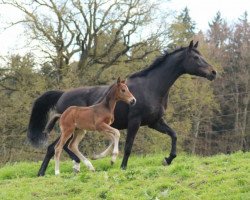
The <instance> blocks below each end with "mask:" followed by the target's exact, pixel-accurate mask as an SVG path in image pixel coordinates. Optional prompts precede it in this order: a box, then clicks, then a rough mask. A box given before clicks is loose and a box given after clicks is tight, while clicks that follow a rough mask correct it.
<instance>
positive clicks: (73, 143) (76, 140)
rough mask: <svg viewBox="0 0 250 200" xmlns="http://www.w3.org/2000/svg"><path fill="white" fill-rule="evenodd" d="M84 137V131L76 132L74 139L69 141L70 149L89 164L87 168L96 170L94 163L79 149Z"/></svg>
mask: <svg viewBox="0 0 250 200" xmlns="http://www.w3.org/2000/svg"><path fill="white" fill-rule="evenodd" d="M83 137H84V134H82V133H74V135H73V138H72V140H71V141H70V143H69V146H68V147H69V149H70V150H71V151H72V152H73V153H74V154H76V156H77V157H78V158H80V160H81V161H82V162H83V163H84V164H85V165H86V166H87V168H88V169H89V170H91V171H95V168H94V167H93V165H92V164H91V162H90V161H89V160H88V159H87V158H85V157H84V156H83V155H82V153H81V152H80V151H79V149H78V145H79V143H80V141H81V140H82V138H83Z"/></svg>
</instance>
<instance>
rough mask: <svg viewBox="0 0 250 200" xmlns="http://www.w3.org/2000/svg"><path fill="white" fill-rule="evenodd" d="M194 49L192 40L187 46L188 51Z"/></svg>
mask: <svg viewBox="0 0 250 200" xmlns="http://www.w3.org/2000/svg"><path fill="white" fill-rule="evenodd" d="M193 47H194V41H193V40H192V41H191V42H190V44H189V47H188V49H189V50H191V49H192V48H193Z"/></svg>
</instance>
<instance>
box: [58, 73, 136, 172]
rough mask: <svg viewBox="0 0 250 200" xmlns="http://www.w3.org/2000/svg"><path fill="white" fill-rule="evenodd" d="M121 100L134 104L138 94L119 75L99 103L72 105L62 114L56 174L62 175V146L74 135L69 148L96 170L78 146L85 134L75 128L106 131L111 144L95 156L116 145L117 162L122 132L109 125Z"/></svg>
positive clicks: (115, 155)
mask: <svg viewBox="0 0 250 200" xmlns="http://www.w3.org/2000/svg"><path fill="white" fill-rule="evenodd" d="M119 100H121V101H125V102H126V103H129V104H131V105H134V104H135V102H136V99H135V97H134V96H133V95H132V94H131V93H130V91H129V89H128V87H127V85H126V84H125V81H121V80H120V78H118V79H117V83H115V84H113V85H112V86H111V87H110V89H109V91H108V92H107V94H106V96H105V97H104V98H103V100H102V101H101V102H100V103H98V104H96V105H93V106H89V107H78V106H71V107H69V108H68V109H66V110H65V111H64V112H63V113H62V115H61V116H60V121H59V125H60V129H61V137H60V140H59V141H58V143H57V144H56V146H55V174H56V175H58V174H60V170H59V159H60V155H61V152H62V149H63V146H64V145H65V143H66V141H67V140H68V139H69V138H70V137H71V136H72V134H73V138H72V139H71V141H70V143H69V146H68V147H69V149H70V150H71V151H72V152H73V153H75V155H76V156H78V158H79V159H80V160H81V161H82V162H83V163H84V164H85V165H86V166H87V168H88V169H89V170H91V171H94V170H95V168H94V167H93V165H92V164H91V162H90V161H89V160H88V159H87V158H86V157H84V156H83V155H82V153H81V152H80V151H79V149H78V145H79V143H80V141H81V140H82V139H83V137H84V134H85V133H82V132H79V131H75V130H76V129H80V130H84V131H98V132H102V133H104V134H105V135H106V136H107V137H108V138H109V139H110V140H111V143H110V145H109V147H108V148H107V149H106V150H105V151H103V152H102V153H101V154H99V155H96V156H95V157H94V158H95V159H98V158H102V157H104V156H106V155H107V154H108V153H109V151H110V150H111V148H112V146H113V144H114V149H113V153H112V159H111V163H112V164H113V163H114V162H115V160H116V157H117V156H118V152H119V150H118V143H119V139H120V132H119V131H118V130H117V129H115V128H113V127H111V126H110V125H111V124H112V123H113V121H114V109H115V106H116V102H117V101H119Z"/></svg>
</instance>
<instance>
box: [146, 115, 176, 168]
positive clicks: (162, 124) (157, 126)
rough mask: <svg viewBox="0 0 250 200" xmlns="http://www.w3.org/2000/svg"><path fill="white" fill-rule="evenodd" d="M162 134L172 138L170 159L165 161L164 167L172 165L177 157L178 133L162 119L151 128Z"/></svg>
mask: <svg viewBox="0 0 250 200" xmlns="http://www.w3.org/2000/svg"><path fill="white" fill-rule="evenodd" d="M149 127H150V128H152V129H155V130H157V131H159V132H161V133H164V134H168V135H169V136H170V137H171V152H170V155H169V157H168V158H165V159H164V160H163V165H170V164H171V162H172V160H173V159H174V158H175V157H176V141H177V137H176V133H175V132H174V131H173V130H172V129H171V128H170V127H169V126H168V125H167V124H166V122H165V121H164V120H163V119H162V118H161V119H160V120H159V121H158V122H157V123H155V124H153V125H151V126H149Z"/></svg>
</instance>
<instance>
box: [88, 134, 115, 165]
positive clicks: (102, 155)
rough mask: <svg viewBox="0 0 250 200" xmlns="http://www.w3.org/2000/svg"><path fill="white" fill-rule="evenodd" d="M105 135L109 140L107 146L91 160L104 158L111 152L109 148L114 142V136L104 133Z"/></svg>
mask: <svg viewBox="0 0 250 200" xmlns="http://www.w3.org/2000/svg"><path fill="white" fill-rule="evenodd" d="M105 135H108V138H109V139H110V141H109V146H108V148H107V149H105V150H104V151H103V152H102V153H100V154H98V155H93V158H92V159H94V160H97V159H100V158H104V157H106V156H107V155H108V154H109V152H110V151H111V148H112V146H113V144H114V141H115V139H114V135H113V134H112V133H108V132H106V134H105Z"/></svg>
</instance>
